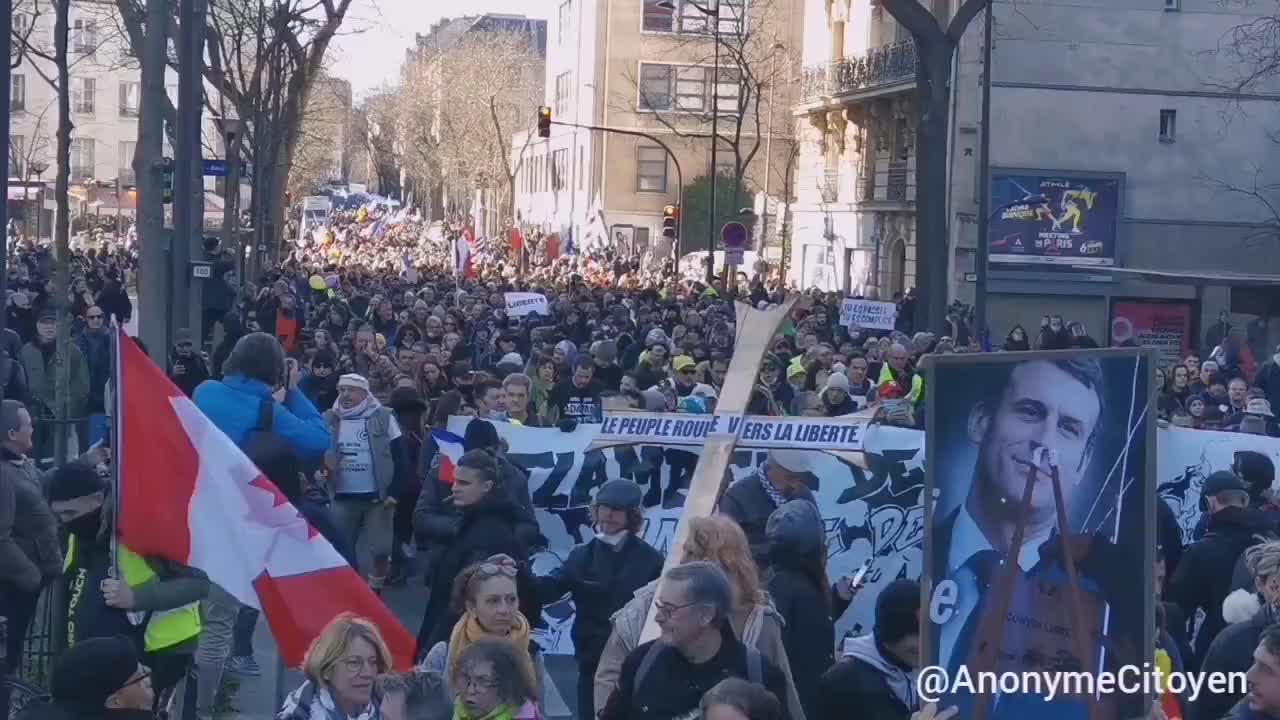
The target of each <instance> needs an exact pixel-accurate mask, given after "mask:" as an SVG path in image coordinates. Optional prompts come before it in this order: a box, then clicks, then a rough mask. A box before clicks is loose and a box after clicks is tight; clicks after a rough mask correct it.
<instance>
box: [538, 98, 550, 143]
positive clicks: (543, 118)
mask: <svg viewBox="0 0 1280 720" xmlns="http://www.w3.org/2000/svg"><path fill="white" fill-rule="evenodd" d="M538 137H542V138H549V137H551V108H549V107H547V106H546V105H543V106H542V107H540V108H538Z"/></svg>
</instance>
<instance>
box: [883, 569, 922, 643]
mask: <svg viewBox="0 0 1280 720" xmlns="http://www.w3.org/2000/svg"><path fill="white" fill-rule="evenodd" d="M875 618H876V619H875V636H876V641H877V642H880V643H896V642H898V641H899V640H901V639H903V638H905V637H907V636H910V635H917V634H919V633H920V583H918V582H916V581H915V580H906V579H902V580H894V581H893V582H891V583H889V584H888V585H886V586H884V589H882V590H881V591H880V594H879V595H878V596H876V614H875Z"/></svg>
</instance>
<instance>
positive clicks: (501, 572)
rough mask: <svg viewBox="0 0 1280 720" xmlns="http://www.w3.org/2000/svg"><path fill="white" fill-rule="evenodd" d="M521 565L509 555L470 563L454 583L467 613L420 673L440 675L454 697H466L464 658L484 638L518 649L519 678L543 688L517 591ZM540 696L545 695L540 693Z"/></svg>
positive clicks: (456, 599)
mask: <svg viewBox="0 0 1280 720" xmlns="http://www.w3.org/2000/svg"><path fill="white" fill-rule="evenodd" d="M517 570H518V568H517V566H516V561H515V560H513V559H512V558H510V557H508V556H506V555H494V556H493V557H490V558H489V559H487V560H485V561H483V562H479V563H475V564H472V565H468V566H467V567H466V568H464V569H463V570H462V572H460V573H458V576H457V578H455V579H454V581H453V592H452V593H451V595H452V597H451V598H450V600H451V603H452V604H453V606H454V609H455V611H457V612H460V613H462V617H460V618H459V619H458V622H457V624H455V625H454V626H453V632H452V633H451V634H450V635H449V641H448V642H447V643H446V642H438V643H436V644H435V646H434V647H432V648H431V650H430V651H428V652H427V656H426V658H424V659H423V661H422V666H421V669H422V670H425V671H426V672H438V673H440V675H441V677H443V678H444V686H445V690H446V691H447V692H448V693H449V696H450V697H454V696H457V695H458V694H459V693H465V692H466V690H467V688H466V686H465V684H464V683H463V682H462V681H461V680H460V678H459V658H461V657H462V655H463V653H464V652H466V650H467V648H469V647H471V646H472V645H474V644H475V643H477V642H480V641H483V640H495V641H499V642H503V643H506V644H508V645H510V646H511V647H512V648H513V649H515V650H517V651H518V652H516V657H517V659H518V661H519V666H520V671H521V672H520V674H521V675H522V676H523V680H524V683H525V684H527V686H528V687H531V688H534V689H535V691H536V690H537V689H538V687H539V685H538V678H539V677H540V676H541V675H540V673H539V672H538V668H537V665H536V662H535V659H534V656H533V654H532V652H531V651H532V649H533V647H534V646H533V645H532V644H531V643H530V626H529V621H528V620H527V619H525V616H524V615H523V614H522V613H521V612H520V598H519V595H518V593H517V591H516V574H517ZM539 694H540V693H539Z"/></svg>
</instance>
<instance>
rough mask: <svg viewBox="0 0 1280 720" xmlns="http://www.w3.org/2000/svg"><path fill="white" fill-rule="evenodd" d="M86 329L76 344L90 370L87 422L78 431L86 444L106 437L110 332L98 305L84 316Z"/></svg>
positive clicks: (79, 335)
mask: <svg viewBox="0 0 1280 720" xmlns="http://www.w3.org/2000/svg"><path fill="white" fill-rule="evenodd" d="M84 320H85V326H84V328H83V329H82V330H81V331H80V332H79V333H77V334H76V338H75V340H76V345H78V346H79V347H80V352H81V354H83V355H84V359H85V363H86V365H87V366H88V368H89V401H88V405H87V406H86V408H85V412H87V413H88V415H89V419H88V421H87V422H85V423H83V424H82V425H81V431H82V432H83V433H84V435H85V437H87V438H88V442H89V443H95V442H97V441H98V440H101V439H102V438H103V437H105V436H106V432H107V423H106V412H107V410H106V406H107V405H106V396H107V392H106V390H107V379H108V378H110V377H111V332H110V331H109V330H108V329H107V322H106V315H105V314H104V313H103V311H102V308H100V307H98V306H97V305H93V306H90V307H89V309H88V310H85V313H84Z"/></svg>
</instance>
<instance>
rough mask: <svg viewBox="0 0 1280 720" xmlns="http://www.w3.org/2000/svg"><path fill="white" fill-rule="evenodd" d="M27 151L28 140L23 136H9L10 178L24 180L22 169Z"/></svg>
mask: <svg viewBox="0 0 1280 720" xmlns="http://www.w3.org/2000/svg"><path fill="white" fill-rule="evenodd" d="M26 151H27V139H26V138H25V137H23V136H21V135H10V136H9V177H11V178H22V167H23V165H25V164H26V163H24V162H23V160H24V159H25V155H26Z"/></svg>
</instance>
